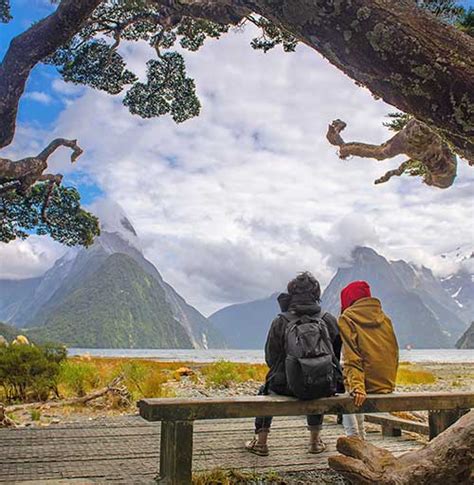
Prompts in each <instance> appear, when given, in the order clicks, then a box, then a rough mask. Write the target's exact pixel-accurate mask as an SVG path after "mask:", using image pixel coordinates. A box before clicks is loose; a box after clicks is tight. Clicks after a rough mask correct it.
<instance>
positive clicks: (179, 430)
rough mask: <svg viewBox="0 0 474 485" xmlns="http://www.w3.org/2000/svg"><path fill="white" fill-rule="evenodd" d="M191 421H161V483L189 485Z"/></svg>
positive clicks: (190, 473)
mask: <svg viewBox="0 0 474 485" xmlns="http://www.w3.org/2000/svg"><path fill="white" fill-rule="evenodd" d="M192 461H193V422H192V421H163V422H162V423H161V447H160V478H159V480H158V481H159V483H161V484H163V485H189V484H190V483H191V482H192V466H193V465H192Z"/></svg>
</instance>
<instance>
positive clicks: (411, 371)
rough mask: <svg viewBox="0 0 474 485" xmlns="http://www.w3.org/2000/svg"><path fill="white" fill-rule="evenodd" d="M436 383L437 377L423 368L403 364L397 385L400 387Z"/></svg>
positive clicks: (400, 367)
mask: <svg viewBox="0 0 474 485" xmlns="http://www.w3.org/2000/svg"><path fill="white" fill-rule="evenodd" d="M435 382H436V376H435V375H434V374H433V373H432V372H429V371H427V370H426V369H423V367H421V366H417V365H413V364H409V363H407V362H402V363H401V364H400V366H399V368H398V373H397V384H398V385H399V386H410V385H416V384H433V383H435Z"/></svg>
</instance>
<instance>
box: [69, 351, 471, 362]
mask: <svg viewBox="0 0 474 485" xmlns="http://www.w3.org/2000/svg"><path fill="white" fill-rule="evenodd" d="M69 354H70V355H84V354H89V355H91V356H94V357H96V356H97V357H135V358H152V359H157V360H163V361H168V362H175V361H187V362H215V361H218V360H230V361H232V362H247V363H252V364H254V363H255V364H258V363H263V362H264V353H263V350H233V349H225V350H219V349H210V350H197V349H186V350H183V349H176V350H175V349H75V348H71V349H69ZM400 361H401V362H440V363H459V362H471V363H474V350H457V349H414V350H401V351H400Z"/></svg>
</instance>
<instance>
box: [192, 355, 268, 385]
mask: <svg viewBox="0 0 474 485" xmlns="http://www.w3.org/2000/svg"><path fill="white" fill-rule="evenodd" d="M267 372H268V367H267V366H266V365H264V364H238V363H234V362H229V361H227V360H220V361H219V362H214V363H212V364H209V365H206V366H204V367H203V368H202V369H201V374H202V376H203V377H204V381H205V382H206V385H207V386H208V387H230V386H231V385H232V384H234V383H240V382H248V381H258V382H263V381H264V380H265V376H266V374H267Z"/></svg>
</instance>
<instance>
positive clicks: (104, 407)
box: [13, 363, 474, 427]
mask: <svg viewBox="0 0 474 485" xmlns="http://www.w3.org/2000/svg"><path fill="white" fill-rule="evenodd" d="M420 368H422V369H423V370H426V371H429V372H431V373H433V374H434V375H435V376H436V380H435V382H434V383H432V384H410V385H405V386H399V387H398V388H397V390H398V392H420V391H426V392H430V391H431V392H434V391H452V392H457V391H474V363H459V364H439V363H426V364H422V365H421V366H420ZM196 369H197V370H196V373H195V374H193V375H192V376H182V377H181V379H180V380H179V381H176V380H170V381H169V382H167V383H166V384H165V385H164V386H165V388H166V391H167V392H168V393H169V395H174V396H176V397H231V396H245V395H256V394H257V393H258V389H259V387H260V386H261V382H256V381H252V380H250V381H247V382H242V383H233V384H231V385H230V386H229V387H223V386H221V387H209V386H208V385H207V384H206V382H205V380H204V378H203V377H202V376H201V375H200V374H199V370H198V369H199V365H197V367H196ZM136 412H137V411H136V408H135V403H131V405H130V406H129V407H127V408H125V409H124V408H117V407H116V406H115V403H114V402H113V400H111V399H108V398H101V399H97V400H95V401H92V402H90V403H88V404H87V405H86V406H83V405H81V406H67V407H63V408H51V409H48V407H47V406H45V407H43V408H42V409H41V410H40V411H39V413H35V412H32V411H31V410H27V411H17V412H15V413H14V416H13V417H14V419H15V420H16V421H17V423H18V425H19V426H21V427H23V426H49V425H50V424H57V423H65V422H77V421H82V420H93V419H96V418H98V417H101V416H116V415H121V414H135V413H136Z"/></svg>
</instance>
